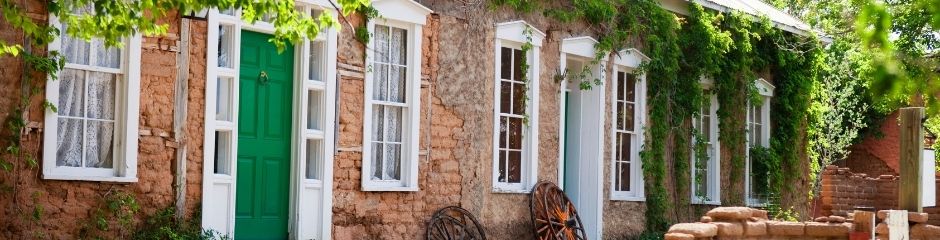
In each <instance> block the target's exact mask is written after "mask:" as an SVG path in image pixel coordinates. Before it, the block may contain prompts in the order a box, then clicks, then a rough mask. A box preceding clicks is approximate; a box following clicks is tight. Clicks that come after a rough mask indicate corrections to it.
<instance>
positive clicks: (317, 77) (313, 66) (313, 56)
mask: <svg viewBox="0 0 940 240" xmlns="http://www.w3.org/2000/svg"><path fill="white" fill-rule="evenodd" d="M324 44H325V43H324V42H323V41H311V42H310V80H314V81H323V80H324V79H326V76H324V75H323V74H325V73H324V71H323V69H324V68H325V67H323V66H324V64H325V63H324V61H323V58H324V57H323V56H324V55H325V53H326V51H324V49H325V48H324Z"/></svg>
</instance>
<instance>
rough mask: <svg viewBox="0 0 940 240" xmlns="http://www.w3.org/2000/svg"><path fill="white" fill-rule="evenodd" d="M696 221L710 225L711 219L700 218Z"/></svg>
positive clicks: (707, 217)
mask: <svg viewBox="0 0 940 240" xmlns="http://www.w3.org/2000/svg"><path fill="white" fill-rule="evenodd" d="M698 221H699V222H702V223H710V222H712V217H709V216H702V218H701V219H699V220H698Z"/></svg>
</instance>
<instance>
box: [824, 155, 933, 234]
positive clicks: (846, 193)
mask: <svg viewBox="0 0 940 240" xmlns="http://www.w3.org/2000/svg"><path fill="white" fill-rule="evenodd" d="M898 179H899V177H898V176H893V175H881V176H875V177H871V176H868V175H866V174H864V173H853V172H852V171H851V170H850V169H848V168H839V167H836V166H832V165H830V166H827V167H826V169H825V170H824V171H823V174H822V189H821V191H820V201H819V205H818V207H819V208H820V214H821V215H824V216H828V215H837V216H848V215H849V213H851V212H852V211H853V210H854V209H855V207H856V206H868V207H874V208H875V209H877V210H887V209H894V208H897V205H898V202H897V199H898V192H897V191H898ZM937 181H938V184H937V190H938V191H937V192H940V179H938V180H937ZM924 212H925V213H927V214H929V216H930V217H929V220H928V221H927V222H928V223H930V224H934V225H940V208H938V207H927V208H924Z"/></svg>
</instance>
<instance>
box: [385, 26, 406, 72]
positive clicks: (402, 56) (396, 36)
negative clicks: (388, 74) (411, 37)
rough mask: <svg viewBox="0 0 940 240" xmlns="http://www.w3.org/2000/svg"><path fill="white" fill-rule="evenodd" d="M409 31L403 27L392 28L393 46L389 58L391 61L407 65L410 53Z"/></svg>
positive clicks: (390, 48)
mask: <svg viewBox="0 0 940 240" xmlns="http://www.w3.org/2000/svg"><path fill="white" fill-rule="evenodd" d="M407 34H408V31H407V30H405V29H401V28H392V31H391V35H392V36H391V40H390V41H391V47H389V50H388V51H389V58H390V60H389V61H390V62H391V63H394V64H399V65H406V64H405V61H406V60H407V57H406V56H407V55H406V54H407V53H408V43H407V39H408V38H407V37H405V36H408V35H407Z"/></svg>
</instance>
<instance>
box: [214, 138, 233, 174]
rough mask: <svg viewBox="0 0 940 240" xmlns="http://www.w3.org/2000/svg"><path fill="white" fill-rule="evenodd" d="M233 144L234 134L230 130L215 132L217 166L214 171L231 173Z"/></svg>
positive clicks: (215, 160) (215, 159)
mask: <svg viewBox="0 0 940 240" xmlns="http://www.w3.org/2000/svg"><path fill="white" fill-rule="evenodd" d="M231 146H232V135H231V134H230V133H229V132H220V131H216V132H215V158H214V159H213V161H214V162H215V167H214V168H213V172H214V173H216V174H225V175H229V174H230V173H229V169H230V168H231V165H230V163H231V162H232V160H231V155H229V153H230V151H231V148H232V147H231Z"/></svg>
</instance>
